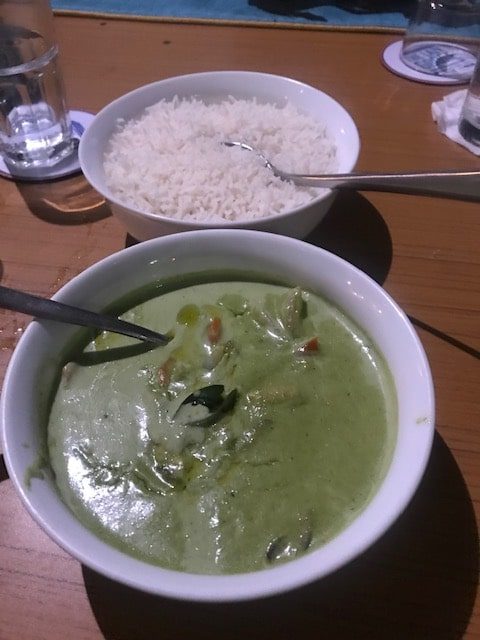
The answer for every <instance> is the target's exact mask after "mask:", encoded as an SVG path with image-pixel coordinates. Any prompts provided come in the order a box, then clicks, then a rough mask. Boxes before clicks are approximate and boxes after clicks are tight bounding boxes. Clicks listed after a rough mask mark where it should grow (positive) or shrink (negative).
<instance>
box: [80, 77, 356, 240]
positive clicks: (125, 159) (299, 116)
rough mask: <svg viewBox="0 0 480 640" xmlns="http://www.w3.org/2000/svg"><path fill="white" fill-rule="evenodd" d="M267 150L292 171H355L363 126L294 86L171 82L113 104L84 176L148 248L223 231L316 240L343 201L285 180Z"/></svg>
mask: <svg viewBox="0 0 480 640" xmlns="http://www.w3.org/2000/svg"><path fill="white" fill-rule="evenodd" d="M224 141H240V142H245V143H248V144H250V145H251V146H252V147H254V148H255V149H258V151H260V152H261V153H263V154H264V155H265V156H266V157H268V158H269V160H270V161H271V162H273V163H274V164H276V165H277V166H278V167H279V168H281V169H283V170H285V171H289V172H292V173H304V174H323V173H348V172H350V171H352V169H353V168H354V166H355V163H356V161H357V158H358V154H359V150H360V141H359V135H358V130H357V127H356V126H355V123H354V122H353V120H352V118H351V117H350V115H349V114H348V113H347V111H346V110H345V109H344V108H343V107H342V106H341V105H340V104H339V103H338V102H336V101H335V100H334V99H333V98H331V97H330V96H328V95H327V94H325V93H323V92H322V91H320V90H318V89H315V88H314V87H311V86H309V85H306V84H303V83H301V82H298V81H297V80H293V79H291V78H285V77H282V76H275V75H270V74H265V73H256V72H249V71H212V72H206V73H196V74H190V75H184V76H178V77H174V78H167V79H165V80H160V81H158V82H154V83H152V84H148V85H145V86H143V87H140V88H138V89H136V90H134V91H131V92H130V93H127V94H126V95H124V96H122V97H120V98H118V99H117V100H115V101H113V102H112V103H110V104H109V105H107V106H106V107H105V108H103V109H102V110H101V111H100V112H99V113H98V114H97V116H96V117H95V119H94V120H93V122H92V124H91V125H90V126H89V128H88V129H87V131H86V132H85V134H84V135H83V137H82V139H81V142H80V147H79V159H80V165H81V168H82V171H83V173H84V175H85V177H86V178H87V180H88V181H89V182H90V184H91V185H92V186H93V187H94V188H95V189H96V190H97V191H98V192H99V193H100V194H102V195H103V196H104V197H105V198H106V200H107V201H108V202H109V203H110V205H111V209H112V212H113V214H114V215H115V216H117V218H118V219H119V220H120V221H121V222H122V223H123V225H124V226H125V227H126V228H127V231H128V232H129V233H130V234H131V235H132V236H133V237H134V238H136V239H137V240H147V239H150V238H154V237H157V236H161V235H164V234H168V233H176V232H179V231H189V230H195V229H208V228H218V227H231V228H244V229H257V230H263V231H269V232H274V233H280V234H284V235H288V236H292V237H296V238H304V237H305V236H306V235H307V234H308V233H309V232H310V231H312V229H313V228H314V227H316V226H317V224H319V222H320V221H321V219H322V218H323V217H324V215H325V214H326V212H327V211H328V209H329V207H330V206H331V204H332V202H333V199H334V197H335V192H333V191H332V190H329V189H313V188H310V187H299V186H296V185H294V184H292V183H291V182H287V181H285V180H281V179H280V178H278V177H276V176H274V175H273V173H272V172H271V171H270V170H269V169H268V168H266V167H265V166H264V165H263V163H262V161H261V160H260V159H259V158H258V157H257V156H256V154H254V153H251V152H248V151H244V150H242V149H240V148H238V147H236V148H231V147H227V146H225V145H224V144H222V142H224Z"/></svg>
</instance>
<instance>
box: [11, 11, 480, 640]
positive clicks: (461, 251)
mask: <svg viewBox="0 0 480 640" xmlns="http://www.w3.org/2000/svg"><path fill="white" fill-rule="evenodd" d="M56 22H57V32H58V37H59V39H60V45H61V52H62V65H63V69H64V74H65V77H66V84H67V93H68V96H69V101H70V105H71V106H72V107H74V108H80V109H86V110H89V111H92V112H96V111H97V110H98V109H100V108H101V107H102V106H104V105H105V104H106V103H108V102H109V101H111V100H112V99H113V98H115V97H117V96H119V95H120V94H122V93H124V92H126V91H128V90H130V89H133V88H135V87H137V86H139V85H141V84H144V83H147V82H150V81H153V80H157V79H161V78H164V77H167V76H172V75H177V74H183V73H190V72H196V71H204V70H211V69H245V70H256V71H265V72H272V73H279V74H282V75H287V76H292V77H296V78H298V79H299V80H302V81H305V82H307V83H310V84H313V85H315V86H317V87H319V88H321V89H323V90H325V91H326V92H327V93H329V94H331V95H332V96H333V97H334V98H336V99H337V100H339V101H340V102H341V103H342V104H343V105H344V106H345V107H346V108H347V109H348V110H349V111H350V113H351V114H352V116H353V117H354V119H355V121H356V123H357V125H358V127H359V130H360V134H361V138H362V151H361V157H360V161H359V165H358V168H359V169H365V170H369V169H370V170H414V169H419V168H432V169H435V168H437V169H441V168H446V167H458V168H463V169H471V168H478V166H479V162H480V161H479V159H478V158H476V157H475V156H474V155H472V154H470V153H469V152H467V151H466V150H464V149H463V148H462V147H460V146H458V145H456V144H455V143H453V142H451V141H450V140H448V139H447V138H446V137H444V136H442V135H441V134H439V133H438V131H437V129H436V126H435V124H434V123H433V121H432V119H431V115H430V105H431V102H432V101H433V100H437V99H440V98H441V97H442V96H443V95H445V94H447V93H449V91H451V90H452V88H451V87H441V86H440V87H437V86H429V85H423V84H417V83H415V82H411V81H409V80H405V79H402V78H399V77H396V76H395V75H393V74H391V73H390V72H389V71H387V70H386V69H385V68H384V67H383V66H382V64H381V53H382V51H383V49H384V47H385V46H386V45H387V44H388V43H389V42H391V41H393V40H395V39H398V36H397V37H396V36H395V35H391V34H390V35H388V34H369V33H342V32H328V31H308V30H297V29H290V30H289V29H269V28H255V27H252V28H240V27H223V26H198V25H197V26H195V25H181V24H161V23H154V22H150V23H148V22H139V21H131V20H110V19H109V20H107V19H100V18H91V19H87V18H72V17H62V18H57V20H56ZM479 188H480V187H479ZM0 228H1V233H0V260H1V262H0V269H1V275H2V283H3V284H5V285H7V286H13V287H19V288H21V289H26V290H28V291H32V292H35V293H37V294H41V295H51V294H53V293H54V292H55V291H56V290H57V289H58V288H59V287H60V286H62V285H63V284H64V283H65V282H67V281H68V280H69V279H70V278H72V277H73V276H75V275H76V274H77V273H79V272H80V271H82V270H83V269H84V268H85V267H87V266H89V265H90V264H92V263H93V262H95V261H97V260H98V259H100V258H102V257H104V256H106V255H108V254H111V253H113V252H114V251H117V250H119V249H121V248H122V247H124V246H125V244H126V243H128V242H129V240H128V238H127V237H126V233H125V231H124V229H123V228H122V227H121V226H120V224H119V223H118V222H117V221H116V220H114V219H113V218H112V217H111V216H110V212H109V209H108V207H107V205H106V204H105V203H104V202H103V201H102V200H101V198H100V197H99V196H98V194H96V193H95V192H93V190H92V189H91V188H90V187H89V186H88V185H87V184H86V182H85V180H84V179H83V178H82V177H81V176H75V177H73V178H70V179H65V180H62V181H58V182H54V183H49V184H35V185H33V184H15V183H13V182H10V181H7V180H0ZM308 241H310V242H314V243H317V244H320V245H322V246H324V247H326V248H327V249H330V250H331V251H334V252H335V253H338V254H339V255H341V256H343V257H345V258H346V259H348V260H350V261H352V262H354V263H355V264H357V265H359V266H360V267H361V268H362V269H364V270H365V271H367V272H368V273H370V274H371V275H372V276H373V277H375V278H376V279H377V280H378V281H379V282H381V283H383V284H384V286H385V288H386V290H387V291H388V292H389V293H390V294H391V295H392V296H393V297H394V298H395V299H396V300H397V301H398V302H399V303H400V304H401V305H402V306H403V308H404V309H405V311H406V312H407V313H408V314H409V315H410V317H411V319H412V320H413V322H414V324H415V325H416V326H417V328H418V332H419V334H420V337H421V340H422V342H423V344H424V346H425V349H426V351H427V354H428V357H429V360H430V363H431V367H432V370H433V376H434V380H435V387H436V398H437V425H436V426H437V435H436V438H435V444H434V447H433V452H432V456H431V462H430V465H429V468H428V470H427V473H426V475H425V479H424V481H423V483H422V484H421V486H420V488H419V490H418V492H417V494H416V496H415V498H414V500H413V502H412V503H411V505H410V506H409V507H408V509H407V511H406V512H405V513H404V515H403V516H402V517H401V518H400V520H399V521H398V522H397V523H396V524H395V525H394V526H393V527H392V528H391V530H390V531H389V532H388V533H387V534H386V535H385V536H384V538H383V539H382V540H380V542H379V543H377V544H376V545H375V546H374V547H373V548H372V549H371V550H369V551H368V552H367V553H365V554H364V555H363V556H362V557H361V558H359V559H358V560H356V561H355V562H353V563H351V564H350V565H349V566H347V567H345V568H344V569H342V570H341V571H339V572H337V573H336V574H335V575H332V576H330V577H328V578H327V579H324V580H323V581H321V582H318V583H316V584H313V585H310V586H308V587H306V588H303V589H300V590H298V591H296V592H294V593H290V594H287V595H283V596H280V597H276V598H272V599H269V600H264V601H258V602H253V603H243V604H238V605H237V604H231V605H222V606H219V605H213V604H211V605H204V604H203V605H198V604H188V603H179V602H175V601H171V600H167V599H163V598H155V597H152V596H148V595H144V594H141V593H138V592H136V591H133V590H131V589H129V588H127V587H124V586H122V585H119V584H115V583H112V582H111V581H109V580H107V579H105V578H103V577H101V576H99V575H97V574H96V573H94V572H93V571H91V570H90V569H88V568H86V567H82V566H81V565H80V564H79V563H78V562H77V561H75V560H73V559H72V558H70V557H69V556H68V555H67V554H66V553H64V552H63V551H62V550H60V549H59V548H58V547H57V546H56V545H55V544H54V543H53V542H51V541H50V540H49V539H48V538H47V536H46V535H45V534H44V533H43V532H42V531H41V530H40V528H39V527H38V526H37V525H36V524H35V523H34V522H33V521H32V520H31V518H30V517H29V516H28V515H27V513H26V512H25V510H24V508H23V507H22V505H21V504H20V501H19V499H18V498H17V496H16V494H15V492H14V489H13V487H12V485H11V482H10V481H9V480H8V477H7V473H6V470H5V468H4V466H3V463H2V466H1V467H0V474H1V475H0V480H1V482H0V639H1V640H30V639H31V640H44V639H45V640H64V639H65V638H72V639H75V640H93V639H98V638H108V639H112V640H113V639H114V640H123V639H128V640H130V639H132V640H143V639H147V638H148V639H150V638H161V639H162V640H165V639H174V638H175V639H179V638H195V640H200V639H204V638H234V639H236V638H238V639H240V638H242V640H243V639H245V638H255V639H257V638H259V639H263V638H276V639H277V640H280V639H290V638H302V639H313V638H315V639H317V638H318V639H320V638H322V639H323V638H328V639H330V638H345V639H348V640H354V639H357V638H369V639H372V638H373V639H375V638H385V639H387V640H392V639H394V638H399V639H402V640H409V639H416V638H422V639H424V638H434V639H435V640H443V639H445V640H446V639H449V640H450V639H454V638H480V598H479V596H478V595H477V585H478V568H479V554H478V518H479V515H480V423H479V416H480V410H479V405H480V393H479V385H478V383H479V379H480V374H479V366H478V349H479V348H480V322H479V305H480V295H479V288H480V284H479V283H480V253H479V241H480V211H479V205H478V204H473V203H468V202H457V201H451V200H446V199H443V200H441V199H435V198H427V197H424V198H420V197H413V196H406V195H404V196H401V195H391V194H359V193H353V194H349V195H341V196H340V197H338V199H337V201H336V203H335V205H334V207H333V209H332V212H331V214H330V215H329V216H328V217H327V219H326V220H325V222H324V224H322V225H321V227H320V228H318V229H317V230H316V231H315V233H314V234H312V236H311V237H310V238H308ZM27 323H28V318H25V317H23V316H20V315H16V314H13V313H11V312H2V311H0V375H2V376H3V373H4V370H5V367H6V365H7V363H8V360H9V358H10V356H11V354H12V350H13V348H14V346H15V343H16V342H17V340H18V338H19V337H20V335H21V333H22V330H23V328H24V327H25V326H26V324H27Z"/></svg>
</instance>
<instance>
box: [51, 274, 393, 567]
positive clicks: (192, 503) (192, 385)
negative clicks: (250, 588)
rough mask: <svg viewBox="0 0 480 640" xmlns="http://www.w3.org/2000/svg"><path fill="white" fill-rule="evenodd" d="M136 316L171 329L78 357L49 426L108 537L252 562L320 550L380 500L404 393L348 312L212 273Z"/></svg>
mask: <svg viewBox="0 0 480 640" xmlns="http://www.w3.org/2000/svg"><path fill="white" fill-rule="evenodd" d="M123 317H124V318H125V319H127V320H129V321H132V322H135V323H138V324H142V325H144V326H147V327H150V328H152V329H154V330H158V331H161V332H163V333H169V334H170V335H171V336H172V340H171V341H170V342H169V343H168V345H167V346H164V347H158V348H155V349H153V348H152V349H147V348H145V346H144V345H138V343H135V344H133V342H132V340H131V339H128V338H125V337H122V336H118V335H114V334H110V333H104V334H102V335H100V336H99V337H97V338H96V340H94V341H93V342H91V343H90V344H89V345H88V346H87V347H86V348H85V350H84V351H83V353H82V354H81V355H80V356H79V357H78V358H76V359H75V362H70V363H68V364H67V365H66V366H65V367H64V370H63V373H62V376H61V380H60V384H59V388H58V390H57V392H56V396H55V399H54V401H53V406H52V410H51V414H50V419H49V425H48V446H49V455H50V461H51V465H52V468H53V470H54V473H55V477H56V482H57V485H58V488H59V491H60V493H61V495H62V497H63V499H64V501H65V502H66V504H67V505H68V506H69V507H70V508H71V509H72V511H73V512H74V513H75V514H76V516H77V517H78V518H79V519H80V520H81V521H82V522H83V523H84V524H85V525H86V526H87V527H88V528H90V529H91V530H92V531H94V532H95V533H96V534H97V535H98V536H100V537H101V538H103V539H104V540H105V541H107V542H108V543H110V544H112V545H113V546H115V547H117V548H119V549H121V550H123V551H124V552H126V553H128V554H131V555H132V556H135V557H137V558H140V559H143V560H145V561H147V562H150V563H153V564H157V565H161V566H163V567H167V568H170V569H175V570H180V571H187V572H192V573H204V574H222V573H223V574H226V573H238V572H248V571H255V570H260V569H263V568H265V567H269V566H274V565H276V564H278V563H282V562H285V561H288V560H291V559H293V558H296V557H298V556H300V555H301V554H304V553H306V552H308V551H309V550H312V549H315V548H318V547H319V546H321V545H323V544H325V543H326V542H327V541H328V540H330V539H331V538H332V537H334V536H335V535H336V534H338V533H339V532H340V531H341V530H342V529H344V528H345V527H346V526H347V525H348V524H349V523H350V522H351V521H352V520H353V519H354V518H355V517H356V516H357V515H358V514H359V512H361V511H362V510H363V509H364V508H365V506H366V505H367V504H368V502H369V501H370V499H371V498H372V496H373V495H374V493H375V492H376V490H377V489H378V486H379V484H380V482H381V481H382V479H383V477H384V475H385V473H386V470H387V468H388V465H389V463H390V460H391V456H392V451H393V446H394V442H395V437H396V401H395V394H394V390H393V383H392V380H391V376H390V373H389V371H388V369H387V367H386V364H385V362H384V360H383V358H382V356H381V354H380V353H379V352H378V351H377V350H376V348H375V346H374V345H373V344H372V343H371V340H370V339H369V338H368V336H366V335H365V334H364V333H363V332H362V331H361V330H360V329H359V328H358V327H357V326H356V325H355V324H354V323H353V322H352V321H351V320H350V319H348V318H347V317H346V316H345V315H344V314H343V313H342V312H340V311H339V310H338V309H337V308H335V307H334V306H333V305H331V304H330V303H329V302H328V301H326V300H324V299H322V298H320V297H318V296H317V295H313V294H312V293H309V292H307V291H303V290H301V289H299V288H287V287H283V286H279V285H272V284H264V283H261V282H240V281H239V282H236V281H235V282H213V283H212V282H210V283H203V284H196V285H191V286H190V285H188V286H184V287H183V288H179V289H176V290H173V291H170V292H168V293H164V294H162V295H160V296H158V297H156V298H152V299H150V300H148V301H146V302H143V303H141V304H139V305H137V306H136V307H134V308H132V309H131V310H130V311H128V312H127V313H125V314H124V315H123ZM135 345H136V346H135ZM136 347H138V348H136Z"/></svg>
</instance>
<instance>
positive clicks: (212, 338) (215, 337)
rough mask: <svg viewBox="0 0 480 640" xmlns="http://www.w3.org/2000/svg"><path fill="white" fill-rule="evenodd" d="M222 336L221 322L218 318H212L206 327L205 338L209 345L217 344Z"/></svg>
mask: <svg viewBox="0 0 480 640" xmlns="http://www.w3.org/2000/svg"><path fill="white" fill-rule="evenodd" d="M221 335H222V321H221V319H220V318H219V317H218V316H215V317H214V318H212V320H211V321H210V323H209V325H208V329H207V336H208V340H209V342H210V344H217V342H218V341H219V340H220V336H221Z"/></svg>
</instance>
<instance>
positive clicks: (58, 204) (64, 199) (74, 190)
mask: <svg viewBox="0 0 480 640" xmlns="http://www.w3.org/2000/svg"><path fill="white" fill-rule="evenodd" d="M17 188H18V191H19V193H20V195H21V196H22V198H23V199H24V201H25V204H26V205H27V207H28V208H29V210H30V211H31V212H32V213H33V215H34V216H36V217H37V218H40V219H41V220H44V221H45V222H49V223H50V224H57V225H81V224H86V223H88V222H96V221H97V220H102V219H103V218H107V217H108V216H110V215H111V211H110V207H109V205H108V204H107V203H106V201H105V199H104V198H103V197H102V196H101V195H100V194H98V193H97V192H96V191H95V190H94V189H93V188H92V187H91V186H90V184H89V183H88V182H87V180H86V179H85V178H84V176H83V174H80V175H75V176H70V177H68V178H64V179H61V180H52V181H48V182H17Z"/></svg>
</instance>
